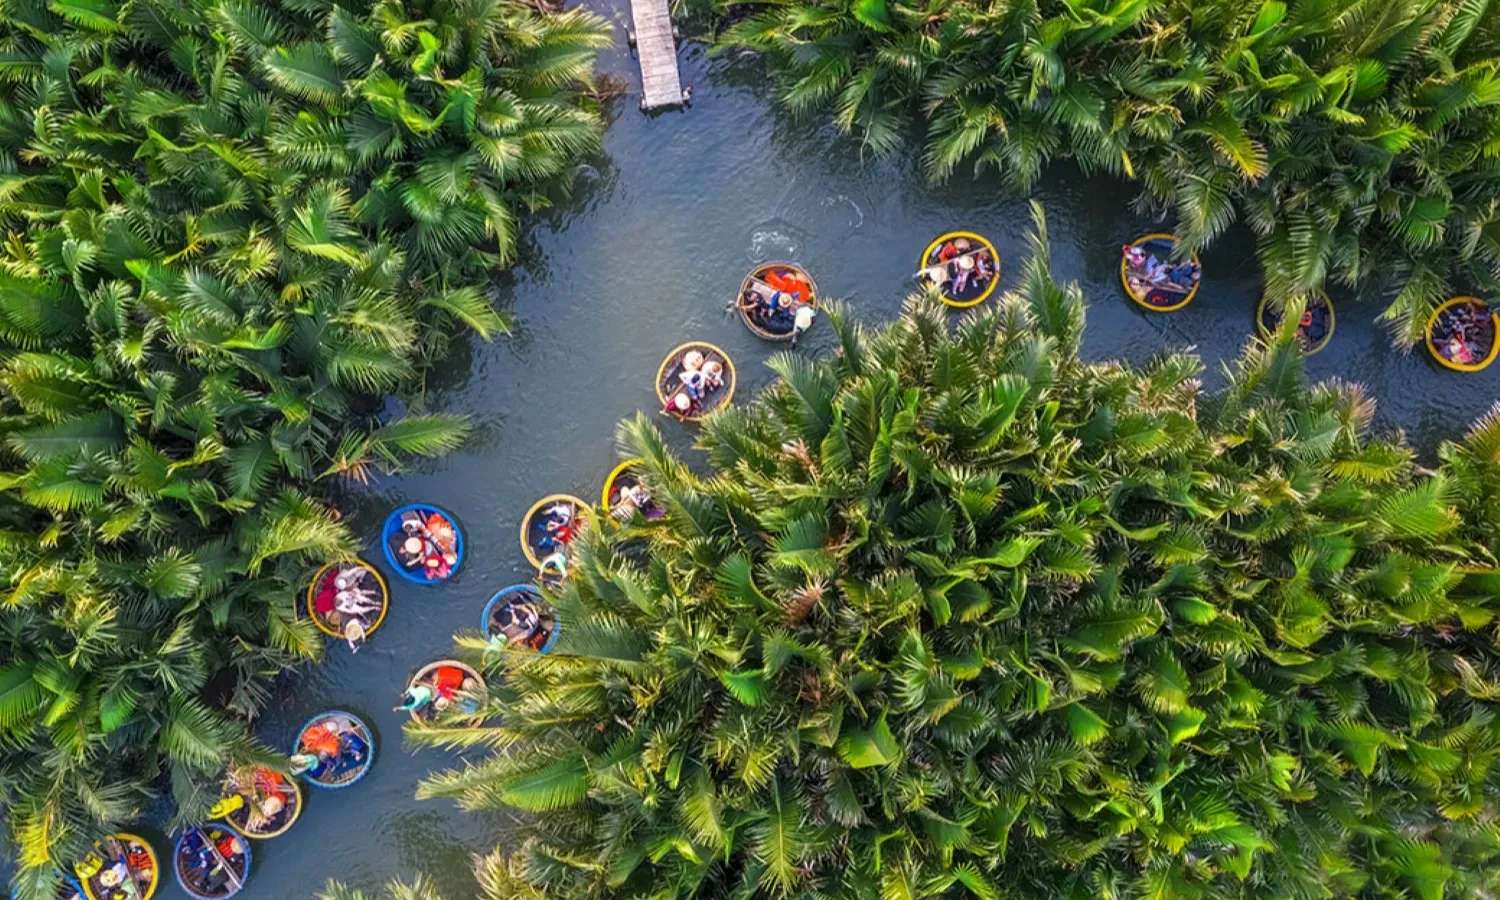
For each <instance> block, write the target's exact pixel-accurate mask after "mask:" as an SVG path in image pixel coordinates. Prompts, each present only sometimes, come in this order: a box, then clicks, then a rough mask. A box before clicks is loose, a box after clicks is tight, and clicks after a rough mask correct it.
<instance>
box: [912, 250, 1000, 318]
mask: <svg viewBox="0 0 1500 900" xmlns="http://www.w3.org/2000/svg"><path fill="white" fill-rule="evenodd" d="M917 269H918V271H917V277H918V278H921V279H923V280H925V281H926V282H927V283H929V284H933V285H935V286H937V288H938V295H939V296H940V297H941V298H942V301H943V302H944V303H945V304H947V305H948V306H952V307H955V308H957V309H967V308H968V307H970V306H978V305H979V304H981V303H983V302H984V301H986V300H988V299H989V297H990V295H991V294H993V293H994V292H995V288H996V287H998V286H999V285H1000V251H999V250H996V249H995V245H994V244H993V243H991V242H990V239H989V238H987V237H985V236H984V235H982V234H978V233H976V232H973V231H950V232H947V233H946V234H940V235H938V236H937V237H935V238H933V239H932V243H930V244H928V245H927V249H926V250H923V251H922V258H921V259H919V260H917Z"/></svg>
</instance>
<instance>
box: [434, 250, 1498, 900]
mask: <svg viewBox="0 0 1500 900" xmlns="http://www.w3.org/2000/svg"><path fill="white" fill-rule="evenodd" d="M1044 241H1045V238H1044V237H1041V238H1040V239H1039V240H1038V242H1037V247H1036V250H1037V252H1036V255H1034V256H1033V258H1032V260H1031V261H1030V263H1029V264H1028V266H1027V268H1026V270H1025V272H1024V273H1023V276H1022V280H1021V285H1020V287H1019V288H1018V289H1017V291H1016V292H1015V293H1014V294H1012V295H1011V296H1009V297H1007V298H1005V299H1004V300H1003V301H1002V302H1000V303H999V304H997V306H996V308H994V309H992V310H990V311H987V312H984V313H982V314H978V315H973V316H970V317H967V318H965V319H964V320H963V321H961V322H960V323H959V324H958V326H957V329H956V331H954V332H950V328H949V324H948V320H947V317H946V315H945V314H944V312H943V311H942V309H941V308H940V307H939V306H937V304H936V303H935V302H934V301H933V300H931V299H930V298H914V299H913V300H912V301H911V302H909V303H908V305H907V307H906V309H905V311H904V312H903V314H902V316H901V317H900V319H899V320H898V321H897V322H895V323H894V324H892V325H890V326H889V327H885V328H882V329H880V330H879V331H877V332H874V333H871V332H869V331H867V330H866V329H864V328H862V327H861V326H860V325H859V324H858V323H857V322H855V321H853V320H852V319H850V318H849V317H848V315H847V314H845V313H844V312H843V311H842V310H840V309H838V308H836V307H835V308H834V309H832V310H830V312H831V315H830V319H831V320H832V327H833V329H834V330H835V331H836V332H837V336H838V345H839V349H838V352H837V354H836V355H834V356H833V357H832V358H828V359H823V360H818V361H812V360H807V359H804V358H801V357H798V356H795V355H790V354H786V355H780V356H777V357H775V358H773V360H772V361H771V368H772V369H773V370H774V371H775V372H776V373H777V375H778V376H779V377H778V379H777V380H776V382H775V383H774V384H773V385H772V386H771V387H770V388H769V389H768V390H767V391H766V392H765V393H763V394H762V395H761V396H760V397H759V398H758V399H757V400H756V401H755V402H754V403H753V404H752V405H749V406H746V407H743V408H738V409H731V410H726V411H725V412H723V413H721V414H718V415H717V416H715V417H713V418H711V419H710V420H708V421H707V422H706V423H705V425H704V428H703V432H702V437H701V439H700V442H699V443H700V447H701V448H702V449H703V450H704V451H705V452H706V454H707V457H708V461H709V466H708V471H707V472H706V473H700V472H697V471H695V470H693V469H690V468H689V467H688V466H687V465H686V464H685V463H684V462H683V461H682V460H680V459H679V458H678V457H677V456H675V455H674V454H673V453H672V452H671V451H670V450H668V449H667V448H666V447H665V446H664V444H663V442H662V439H661V436H660V435H659V434H658V433H657V431H656V430H655V428H654V427H653V426H652V425H651V424H649V423H648V422H647V421H646V420H644V419H642V418H637V419H635V420H633V421H628V422H626V423H624V424H623V425H622V427H621V432H620V441H621V444H622V449H624V450H625V451H627V452H629V453H631V454H633V455H639V456H640V457H641V458H642V459H643V460H644V463H643V466H644V470H645V472H647V473H648V474H647V476H646V477H647V481H648V483H649V485H650V487H651V489H652V491H653V495H654V496H655V498H656V499H657V500H658V501H659V502H660V503H661V504H662V505H663V506H664V508H665V509H666V511H667V512H666V516H665V518H664V519H662V520H661V521H660V522H649V523H632V524H629V525H627V526H625V527H620V528H606V529H604V530H602V531H598V532H595V533H593V534H591V535H589V536H588V538H587V541H586V546H585V548H584V550H583V552H582V553H581V555H580V560H579V567H578V569H577V572H576V574H575V575H574V576H573V577H572V578H571V579H570V581H569V583H568V584H567V585H566V587H565V588H564V589H563V590H562V591H561V592H560V593H558V594H557V595H556V596H555V602H556V604H557V605H558V608H559V610H560V614H561V618H562V621H563V623H564V624H563V632H562V637H561V639H560V641H559V643H558V645H557V648H556V650H555V651H554V652H553V653H551V654H550V655H546V656H537V655H534V654H529V653H517V654H509V653H507V654H504V655H502V656H499V657H498V658H494V657H493V656H492V658H491V659H490V661H489V662H490V665H491V667H492V669H493V670H494V675H493V677H492V681H491V684H492V685H495V686H496V687H495V688H494V697H493V707H492V709H491V710H490V711H491V712H493V713H494V714H496V715H497V716H498V717H499V719H498V723H497V724H495V725H493V726H490V727H475V726H473V725H472V724H469V723H461V724H454V725H452V726H450V727H448V728H442V727H435V728H426V729H424V728H417V729H414V730H413V731H412V732H411V734H412V736H414V737H415V738H416V739H417V740H418V741H421V742H425V743H431V744H446V745H449V746H464V745H487V746H490V747H493V748H495V750H496V753H495V754H494V755H493V756H492V757H491V758H489V759H488V760H486V761H483V762H479V763H475V764H472V765H470V766H466V767H464V768H462V769H459V770H455V771H451V772H449V773H445V774H442V775H438V776H434V777H433V778H431V779H429V780H428V781H427V782H425V783H424V785H423V787H422V788H421V791H420V793H421V794H422V795H425V796H429V797H453V798H456V799H457V800H458V801H459V802H460V803H461V804H463V805H464V806H466V807H471V808H511V809H515V810H521V811H524V812H527V813H530V814H531V815H530V816H529V817H528V818H527V819H526V830H525V833H524V834H523V835H522V838H523V840H522V841H521V842H519V843H518V844H517V846H516V847H515V848H514V859H515V862H516V864H517V865H518V866H519V867H520V871H521V872H522V874H523V875H524V876H525V877H526V878H527V879H528V880H529V881H530V882H531V883H533V884H534V885H537V886H541V887H545V888H546V890H547V892H548V895H549V896H560V897H564V896H565V897H583V896H603V895H615V896H632V897H644V896H651V897H688V896H700V897H751V896H784V897H806V898H813V897H850V898H854V897H861V898H863V897H870V898H875V897H879V898H909V897H939V896H941V897H950V896H951V897H964V896H972V897H978V898H996V897H1011V898H1017V900H1020V898H1038V897H1075V898H1084V897H1088V898H1101V897H1106V898H1107V897H1116V898H1124V897H1154V898H1173V900H1181V898H1210V897H1309V898H1311V897H1328V896H1348V895H1363V896H1412V897H1424V898H1435V897H1440V896H1442V895H1443V894H1444V891H1445V889H1446V890H1447V892H1448V894H1449V895H1450V896H1471V897H1472V896H1485V895H1487V893H1493V892H1494V891H1495V890H1497V889H1500V875H1497V872H1500V868H1497V867H1496V862H1497V861H1500V827H1497V825H1496V823H1495V820H1494V813H1495V810H1494V797H1495V791H1496V789H1497V787H1500V775H1497V774H1496V772H1495V771H1494V770H1493V767H1492V766H1493V763H1494V762H1495V760H1496V758H1497V754H1500V720H1497V719H1496V716H1495V712H1496V701H1497V700H1500V665H1497V656H1496V653H1495V643H1494V642H1495V630H1494V627H1495V626H1494V622H1493V617H1494V614H1495V610H1496V603H1497V591H1496V584H1495V577H1494V569H1495V565H1496V559H1495V556H1494V552H1493V548H1494V546H1495V545H1496V540H1495V538H1496V532H1495V531H1494V530H1492V529H1493V524H1494V513H1493V511H1491V512H1490V513H1489V514H1488V515H1489V518H1488V522H1489V525H1485V524H1484V523H1482V522H1469V521H1465V520H1464V518H1463V513H1464V512H1466V511H1469V507H1468V506H1467V505H1466V504H1462V503H1460V502H1459V500H1458V498H1459V497H1461V496H1470V495H1471V494H1472V493H1473V492H1475V491H1477V490H1479V487H1478V484H1477V482H1479V481H1481V480H1485V479H1487V480H1488V484H1489V490H1490V491H1491V492H1492V493H1491V496H1493V489H1494V487H1495V483H1496V482H1495V478H1496V477H1497V471H1500V459H1497V457H1496V448H1497V446H1500V445H1497V443H1496V441H1497V439H1500V438H1497V435H1500V426H1497V424H1496V423H1495V422H1494V421H1491V422H1489V423H1488V424H1483V425H1481V426H1478V427H1477V428H1476V430H1475V433H1474V435H1473V436H1472V437H1471V438H1470V439H1469V441H1468V442H1467V443H1466V444H1465V445H1464V446H1463V447H1449V448H1446V449H1445V453H1446V454H1449V455H1450V456H1451V457H1453V458H1458V457H1462V458H1463V459H1464V464H1463V465H1462V466H1459V465H1456V464H1455V465H1453V466H1451V467H1450V466H1444V467H1443V468H1442V469H1441V470H1439V471H1437V472H1433V471H1428V470H1424V469H1423V468H1421V467H1420V466H1419V465H1418V464H1417V462H1416V461H1415V460H1414V459H1413V455H1412V453H1411V451H1410V450H1409V449H1408V448H1407V447H1405V446H1404V445H1403V444H1402V443H1400V442H1399V441H1396V440H1386V439H1379V438H1372V437H1371V436H1370V435H1369V434H1368V432H1367V428H1368V424H1369V421H1370V416H1371V413H1372V408H1371V403H1370V402H1369V400H1368V399H1366V398H1365V397H1364V396H1362V394H1361V393H1360V391H1359V390H1358V389H1357V388H1355V387H1353V386H1350V385H1347V384H1342V383H1328V384H1322V385H1317V386H1307V385H1305V384H1304V383H1303V381H1302V378H1301V362H1300V356H1299V354H1298V352H1297V350H1296V349H1295V346H1294V344H1292V343H1291V337H1292V336H1291V335H1290V334H1289V333H1288V334H1285V335H1283V336H1282V341H1281V342H1280V343H1277V344H1274V345H1270V346H1256V347H1253V348H1251V349H1249V350H1248V351H1247V353H1246V355H1245V356H1244V358H1243V359H1242V361H1241V362H1240V363H1239V365H1238V366H1237V367H1236V368H1235V370H1234V371H1233V373H1232V377H1231V379H1230V384H1229V386H1228V387H1227V389H1225V390H1224V391H1223V392H1222V393H1219V394H1215V395H1208V394H1205V393H1203V392H1202V391H1200V388H1199V384H1198V381H1197V378H1196V376H1197V375H1198V373H1199V363H1198V361H1197V360H1196V359H1195V358H1193V357H1190V356H1185V355H1176V354H1173V355H1167V356H1164V357H1162V358H1160V359H1158V360H1156V361H1155V362H1152V363H1150V364H1147V365H1144V366H1141V367H1132V366H1126V365H1122V364H1119V363H1084V362H1082V361H1080V359H1079V357H1078V342H1079V337H1080V334H1081V332H1082V328H1083V311H1082V310H1083V303H1082V298H1081V296H1080V293H1079V291H1078V290H1077V288H1076V287H1064V286H1060V285H1058V284H1056V283H1054V282H1053V281H1052V279H1051V277H1050V275H1049V274H1048V268H1047V262H1046V256H1045V243H1044ZM1487 529H1489V530H1487ZM461 643H463V644H466V645H469V646H470V647H471V649H472V650H474V651H475V652H476V653H477V652H478V651H479V648H481V647H482V646H483V645H482V644H480V643H479V642H478V641H477V640H475V639H472V638H470V639H463V640H461Z"/></svg>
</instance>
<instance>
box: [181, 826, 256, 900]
mask: <svg viewBox="0 0 1500 900" xmlns="http://www.w3.org/2000/svg"><path fill="white" fill-rule="evenodd" d="M193 830H194V831H196V832H198V836H199V837H200V838H202V839H203V843H205V844H207V845H208V850H209V852H210V853H212V854H213V855H214V863H215V864H216V865H217V866H218V867H219V868H221V869H223V870H224V874H225V875H228V876H229V884H230V885H231V886H232V887H233V888H234V889H235V891H239V890H240V888H242V887H244V886H245V885H244V882H242V881H240V879H239V876H238V875H236V874H234V869H232V868H231V867H230V865H229V860H227V859H225V858H224V854H222V853H220V852H219V848H218V846H217V845H216V844H215V843H214V842H213V841H212V840H210V839H209V837H208V834H207V833H206V832H205V831H204V830H203V829H202V828H198V827H194V828H193Z"/></svg>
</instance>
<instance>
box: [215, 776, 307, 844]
mask: <svg viewBox="0 0 1500 900" xmlns="http://www.w3.org/2000/svg"><path fill="white" fill-rule="evenodd" d="M244 780H249V781H250V782H251V783H250V784H248V785H246V784H242V783H241V782H242V781H244ZM270 791H275V792H276V794H277V795H278V796H280V797H281V803H282V806H281V812H279V813H277V814H276V815H274V816H270V817H265V816H264V815H263V816H262V821H259V822H256V823H255V824H251V807H252V806H253V805H257V804H258V802H264V801H263V800H262V799H261V797H262V795H269V792H270ZM234 797H240V798H241V799H242V800H243V801H244V802H242V803H239V804H237V805H233V806H232V808H226V809H224V810H223V812H222V814H220V813H219V812H218V810H219V807H217V806H216V807H215V808H214V812H211V813H210V815H211V816H213V817H214V818H223V819H224V821H226V822H228V823H229V824H230V825H233V826H234V827H235V828H236V829H238V830H239V832H240V834H243V835H244V836H245V837H247V838H250V839H251V840H253V841H269V840H270V839H271V838H275V837H281V836H282V835H283V834H286V833H287V832H288V831H290V830H291V828H292V826H293V825H295V824H297V819H299V818H301V816H302V785H301V784H300V783H298V781H297V779H295V778H287V777H286V776H284V775H282V774H281V773H280V772H276V771H274V770H272V769H267V768H265V767H264V766H245V767H243V772H238V773H237V772H236V771H235V770H231V771H230V772H226V773H225V775H224V800H221V801H220V802H221V803H225V801H229V800H232V799H233V798H234ZM228 806H230V804H227V803H226V807H228Z"/></svg>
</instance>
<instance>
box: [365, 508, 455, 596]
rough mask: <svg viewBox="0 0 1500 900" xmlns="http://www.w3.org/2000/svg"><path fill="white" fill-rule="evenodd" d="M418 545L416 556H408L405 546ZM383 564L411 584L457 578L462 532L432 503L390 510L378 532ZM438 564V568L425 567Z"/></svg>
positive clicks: (436, 582) (452, 520)
mask: <svg viewBox="0 0 1500 900" xmlns="http://www.w3.org/2000/svg"><path fill="white" fill-rule="evenodd" d="M411 539H415V540H417V541H418V542H419V543H420V545H421V546H420V548H419V550H418V555H417V556H408V555H407V550H406V542H407V541H408V540H411ZM380 546H381V548H382V549H384V550H385V561H386V563H387V564H389V565H390V567H391V569H392V570H393V571H395V573H396V574H397V575H400V576H401V577H402V578H405V579H406V580H407V581H410V582H411V583H413V584H441V583H443V582H445V581H447V580H448V579H450V578H452V577H453V576H454V575H457V574H458V570H459V567H460V566H462V565H463V564H464V532H463V528H461V527H460V526H459V524H458V519H457V518H455V517H454V515H453V514H452V513H450V512H448V511H447V510H446V509H443V508H442V507H441V506H437V505H435V504H432V503H408V504H406V505H405V506H398V507H396V508H395V509H393V510H391V514H390V515H388V516H386V517H385V525H383V526H382V527H381V529H380ZM431 560H437V563H438V564H437V565H432V566H429V565H427V564H426V563H427V562H429V561H431Z"/></svg>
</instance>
